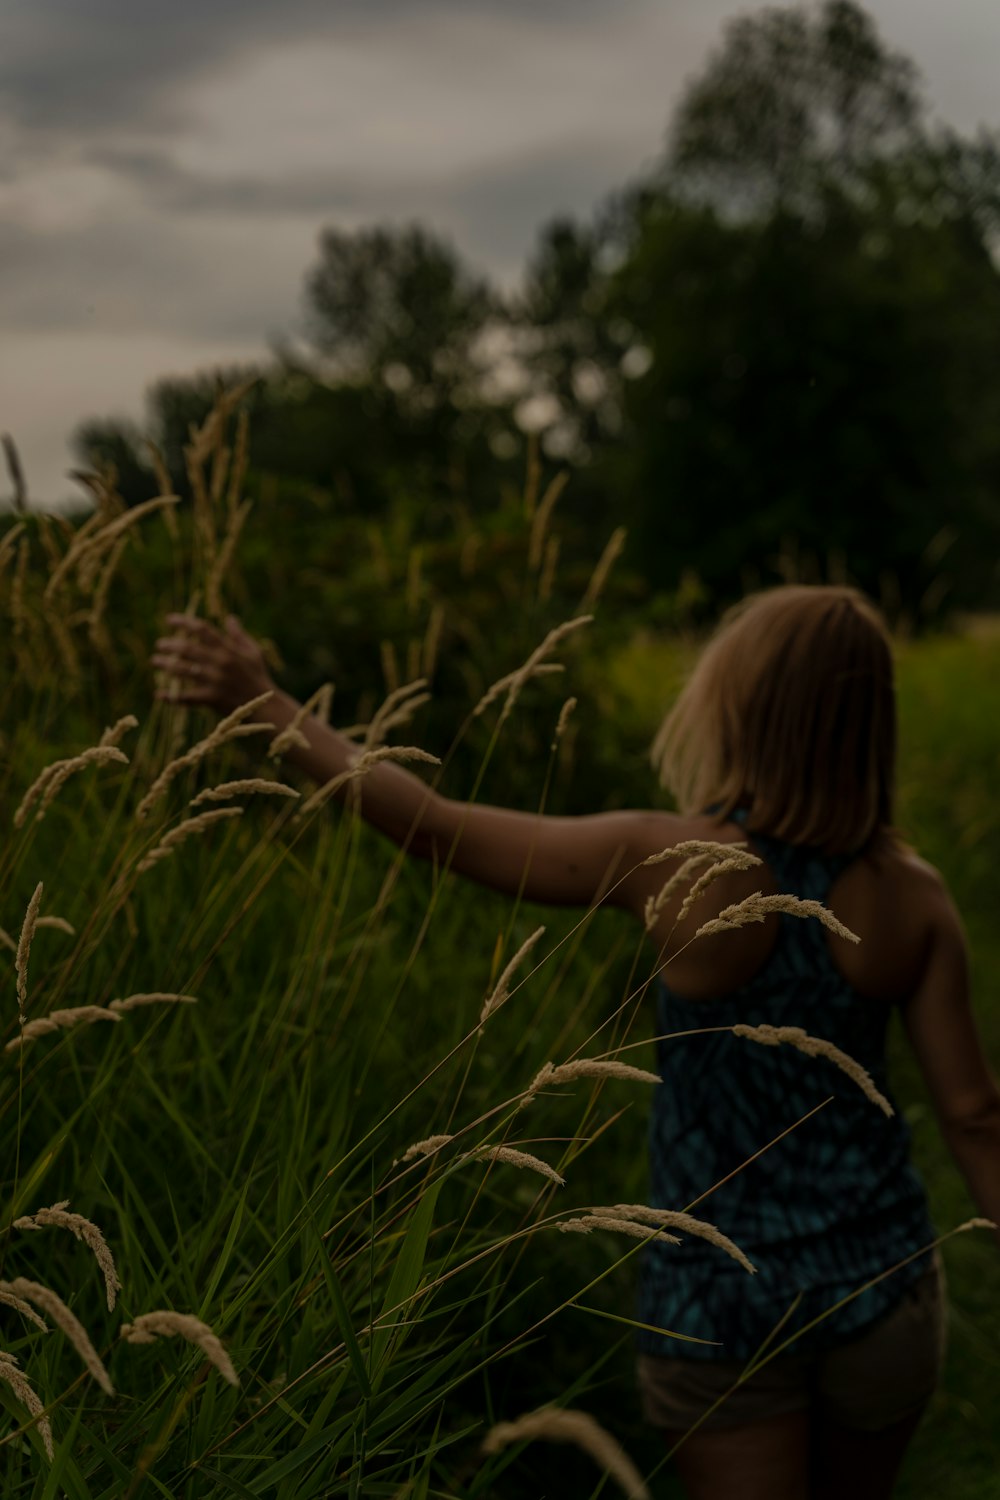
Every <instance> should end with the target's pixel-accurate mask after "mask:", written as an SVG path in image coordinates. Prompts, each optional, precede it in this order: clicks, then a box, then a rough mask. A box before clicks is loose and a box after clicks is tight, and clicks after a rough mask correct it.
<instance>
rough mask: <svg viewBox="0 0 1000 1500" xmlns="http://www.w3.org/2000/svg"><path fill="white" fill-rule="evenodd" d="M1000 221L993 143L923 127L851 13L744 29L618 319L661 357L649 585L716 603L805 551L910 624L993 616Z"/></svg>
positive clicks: (631, 239)
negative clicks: (676, 585) (945, 613)
mask: <svg viewBox="0 0 1000 1500" xmlns="http://www.w3.org/2000/svg"><path fill="white" fill-rule="evenodd" d="M998 204H1000V153H998V151H997V148H996V142H995V140H994V139H993V138H992V137H990V136H988V135H981V136H980V137H978V138H977V139H976V140H975V141H965V140H963V139H962V138H960V137H959V136H958V135H957V134H956V133H954V132H952V131H948V130H945V129H941V128H939V127H932V126H931V125H930V124H929V123H928V122H927V120H926V117H925V112H924V107H923V104H922V102H921V100H920V96H919V93H918V91H917V86H916V81H915V76H914V73H913V70H912V68H911V66H910V65H909V64H908V63H907V62H906V61H905V60H904V59H901V58H899V57H897V56H895V55H894V54H892V53H891V52H889V51H888V50H887V49H886V48H885V47H883V45H882V44H881V42H880V41H879V39H878V36H877V33H876V32H875V30H874V28H873V26H872V24H871V22H870V21H869V20H868V19H867V18H866V17H865V16H864V14H863V12H861V11H860V10H859V9H858V7H856V6H854V5H851V4H848V3H845V0H832V3H828V4H827V5H826V6H824V7H823V9H822V10H821V11H820V12H819V14H818V15H816V16H814V17H809V16H807V15H806V14H804V13H803V12H801V11H796V10H767V11H764V12H762V13H761V14H760V15H758V16H753V17H745V18H742V19H741V20H739V21H738V22H733V23H732V24H731V26H730V28H729V30H728V32H727V38H726V42H725V44H724V46H723V48H722V50H721V52H720V53H718V54H716V56H715V57H713V58H712V59H711V60H710V63H709V66H708V68H707V69H706V73H705V75H704V76H703V77H702V78H701V79H699V80H696V81H695V82H694V83H693V84H692V85H691V87H690V89H689V91H688V93H687V95H686V97H685V98H684V99H683V100H682V102H681V105H680V108H679V111H678V114H677V116H676V117H675V121H674V124H673V129H672V131H671V134H670V143H669V149H668V153H667V156H666V159H665V161H664V163H663V164H662V167H661V169H660V170H659V172H658V173H657V174H656V175H655V176H654V177H653V179H652V180H651V181H650V182H647V183H645V184H640V185H639V186H638V187H636V188H634V189H632V190H630V192H629V193H627V194H626V195H624V196H623V198H622V200H621V203H620V212H619V218H620V221H621V222H622V223H623V224H625V225H626V226H627V227H626V231H625V233H626V240H627V250H626V253H625V255H624V258H623V261H622V264H621V266H620V268H619V270H618V271H617V273H616V275H615V278H614V288H613V290H612V291H610V292H609V293H608V295H607V297H606V302H605V309H606V316H607V317H608V318H609V319H610V318H621V319H623V320H624V321H626V322H628V323H629V324H631V325H632V326H633V327H634V328H636V329H637V330H639V331H640V332H641V335H642V338H643V340H644V341H645V342H646V344H647V345H648V347H649V349H650V351H651V354H652V363H651V366H650V368H649V370H648V372H647V373H646V374H645V375H643V377H642V378H641V379H639V380H637V381H636V382H634V384H633V385H631V386H629V387H627V388H626V390H625V423H626V430H627V431H628V432H629V433H630V434H632V435H633V438H632V440H630V442H629V444H628V446H627V448H624V447H623V448H622V450H621V451H620V452H619V453H618V454H617V455H616V457H615V459H614V472H615V482H614V487H615V488H617V489H618V490H619V492H620V493H622V494H624V495H627V496H629V497H631V499H630V507H631V510H632V515H633V527H634V532H635V542H636V543H637V544H638V550H639V551H640V552H641V555H642V557H643V559H644V561H645V563H646V566H647V567H648V568H649V569H650V570H651V571H652V572H654V573H655V574H656V576H658V577H662V578H663V579H664V580H666V581H669V582H676V581H677V579H678V577H679V575H680V574H681V572H682V570H683V568H684V567H685V566H692V565H693V566H695V567H696V568H697V570H698V571H699V573H700V574H701V575H702V577H703V578H705V579H706V580H707V581H708V582H709V583H710V585H711V588H712V591H713V594H714V596H715V601H716V603H722V602H725V601H726V600H727V599H729V598H732V597H735V596H737V595H738V594H739V593H740V592H742V591H743V590H744V589H745V588H746V587H747V586H748V585H751V584H753V583H755V582H756V581H763V580H765V579H767V578H768V577H770V578H772V579H774V580H775V581H776V580H777V577H778V576H779V575H780V574H781V570H782V569H783V568H785V567H786V563H785V562H784V561H783V560H781V558H780V556H779V554H780V553H781V552H782V550H783V545H784V543H785V541H786V540H788V539H791V540H792V541H793V542H794V544H795V545H796V547H797V548H798V550H799V553H800V555H805V557H806V565H807V567H810V568H811V569H812V576H813V577H814V578H816V579H817V580H818V579H819V578H820V577H821V576H823V575H824V573H825V572H826V570H827V565H828V559H832V558H835V557H838V556H840V557H843V558H845V559H846V564H847V567H848V569H849V572H850V575H851V576H852V577H854V578H855V579H856V580H857V581H858V582H859V583H861V584H862V586H863V587H865V588H867V589H868V590H869V591H870V592H872V593H874V594H875V595H876V596H878V595H879V594H880V593H882V592H884V591H885V584H886V579H887V576H888V575H889V574H892V575H894V577H895V584H894V587H895V588H898V593H899V595H900V598H901V603H902V606H903V609H904V610H905V612H906V613H907V614H908V615H909V616H910V617H911V618H919V617H921V616H922V617H924V618H925V619H928V620H933V619H934V618H938V617H940V614H941V612H942V610H943V609H944V607H945V606H946V605H947V606H951V605H957V606H960V607H971V606H974V605H975V604H979V605H982V604H983V602H984V601H986V600H987V599H989V597H990V595H991V591H992V595H993V597H994V598H995V597H996V586H997V569H996V561H995V560H996V557H997V555H998V552H1000V545H998V544H1000V425H998V424H997V422H996V417H995V412H996V407H997V385H998V376H997V370H998V369H1000V275H998V270H997V265H996V261H995V259H994V254H993V248H992V247H993V245H994V243H995V232H996V227H997V223H998V218H1000V214H998ZM810 554H811V561H809V557H810ZM942 573H943V576H941V575H942Z"/></svg>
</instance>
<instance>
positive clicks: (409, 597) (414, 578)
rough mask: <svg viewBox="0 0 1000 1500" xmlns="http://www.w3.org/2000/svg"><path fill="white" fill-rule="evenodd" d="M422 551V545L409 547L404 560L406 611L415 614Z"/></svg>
mask: <svg viewBox="0 0 1000 1500" xmlns="http://www.w3.org/2000/svg"><path fill="white" fill-rule="evenodd" d="M423 561H424V553H423V548H422V547H411V548H410V555H409V557H408V558H407V560H406V595H405V598H406V612H407V614H410V615H412V614H415V613H416V608H417V604H418V602H419V599H420V584H421V577H420V574H421V569H422V567H423Z"/></svg>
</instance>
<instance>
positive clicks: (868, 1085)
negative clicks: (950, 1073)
mask: <svg viewBox="0 0 1000 1500" xmlns="http://www.w3.org/2000/svg"><path fill="white" fill-rule="evenodd" d="M732 1031H733V1035H734V1036H741V1037H746V1038H747V1040H748V1041H751V1042H760V1043H761V1044H762V1045H763V1046H765V1047H779V1046H780V1045H781V1044H782V1042H787V1043H788V1045H789V1046H790V1047H795V1048H796V1049H797V1050H798V1051H799V1052H804V1053H805V1054H806V1056H807V1057H826V1058H829V1060H830V1061H831V1062H832V1063H835V1064H836V1066H837V1067H838V1068H840V1069H841V1071H842V1072H844V1073H846V1074H847V1076H848V1077H849V1078H853V1080H854V1082H855V1083H856V1084H857V1085H858V1088H859V1089H861V1091H862V1093H864V1094H866V1095H867V1097H868V1098H869V1099H870V1100H871V1101H872V1103H873V1104H877V1105H878V1107H879V1109H880V1110H881V1111H882V1113H883V1114H884V1115H886V1116H887V1117H888V1118H890V1119H891V1117H892V1115H893V1114H894V1113H895V1111H894V1109H893V1107H892V1105H891V1104H890V1103H889V1101H888V1099H887V1098H886V1097H885V1095H884V1094H881V1093H879V1091H878V1089H877V1088H876V1087H875V1084H874V1083H873V1082H872V1079H871V1076H870V1074H868V1073H867V1072H866V1071H865V1069H864V1068H863V1067H862V1066H861V1064H860V1063H858V1062H855V1061H854V1058H853V1057H848V1055H847V1053H846V1052H841V1050H840V1048H839V1047H835V1046H834V1044H833V1043H832V1042H828V1041H827V1040H826V1039H825V1038H824V1037H820V1036H810V1035H809V1034H808V1032H806V1031H803V1029H802V1027H801V1026H767V1025H763V1026H744V1025H743V1024H742V1023H738V1024H737V1025H735V1026H734V1027H733V1028H732Z"/></svg>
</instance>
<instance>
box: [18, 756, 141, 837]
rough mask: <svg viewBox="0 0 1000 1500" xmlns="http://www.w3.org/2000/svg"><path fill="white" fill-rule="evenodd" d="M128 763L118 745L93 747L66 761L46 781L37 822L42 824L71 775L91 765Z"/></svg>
mask: <svg viewBox="0 0 1000 1500" xmlns="http://www.w3.org/2000/svg"><path fill="white" fill-rule="evenodd" d="M127 763H129V757H127V754H126V753H124V751H123V750H118V747H117V745H91V747H90V748H88V750H84V751H81V754H76V756H73V757H72V759H69V760H64V762H63V763H61V765H60V766H58V768H57V771H55V774H54V775H51V777H49V780H48V781H46V784H45V787H43V790H42V796H40V799H39V808H37V813H36V822H39V823H40V820H42V819H43V817H45V813H46V811H48V810H49V807H51V805H52V802H54V801H55V798H57V796H58V793H60V792H61V789H63V786H64V784H66V781H67V780H69V778H70V775H75V774H76V772H78V771H85V769H87V766H90V765H127Z"/></svg>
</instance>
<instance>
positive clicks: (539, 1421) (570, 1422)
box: [482, 1406, 650, 1500]
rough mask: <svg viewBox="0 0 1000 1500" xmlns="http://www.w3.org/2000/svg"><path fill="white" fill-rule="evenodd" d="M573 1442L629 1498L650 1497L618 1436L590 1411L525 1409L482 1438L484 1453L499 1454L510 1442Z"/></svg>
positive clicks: (492, 1428) (553, 1408)
mask: <svg viewBox="0 0 1000 1500" xmlns="http://www.w3.org/2000/svg"><path fill="white" fill-rule="evenodd" d="M538 1438H541V1439H542V1440H543V1441H548V1442H551V1443H573V1444H574V1446H575V1447H577V1448H579V1449H581V1450H582V1452H584V1453H586V1454H587V1455H588V1457H590V1458H592V1459H593V1460H594V1463H595V1464H596V1465H597V1467H598V1468H599V1469H601V1470H603V1472H604V1473H605V1474H607V1476H608V1477H609V1478H610V1479H613V1480H614V1481H615V1483H616V1484H617V1485H618V1487H619V1488H620V1489H621V1491H622V1492H623V1494H625V1495H627V1496H628V1500H650V1493H649V1490H648V1488H647V1487H646V1483H645V1481H644V1479H643V1477H642V1475H641V1474H640V1473H639V1470H638V1469H637V1468H636V1466H635V1464H634V1463H633V1462H632V1460H631V1459H630V1458H629V1456H628V1454H627V1453H626V1452H625V1450H624V1448H623V1447H622V1445H621V1444H620V1443H619V1442H618V1440H617V1438H614V1437H612V1436H611V1433H610V1432H608V1431H607V1430H606V1429H605V1428H604V1427H602V1426H601V1425H600V1423H599V1422H598V1421H597V1420H596V1418H594V1417H592V1416H591V1415H590V1413H589V1412H585V1411H574V1410H573V1409H571V1408H566V1407H555V1406H547V1407H543V1408H542V1410H541V1411H533V1412H526V1413H525V1414H524V1416H521V1417H516V1418H515V1419H514V1421H512V1422H498V1423H497V1424H496V1426H495V1427H491V1428H490V1430H489V1432H488V1433H487V1434H486V1437H485V1438H484V1439H483V1445H482V1451H483V1452H484V1453H487V1454H490V1453H500V1452H501V1451H502V1450H503V1449H504V1448H506V1447H507V1446H508V1445H509V1444H510V1443H523V1442H533V1441H535V1440H536V1439H538Z"/></svg>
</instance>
